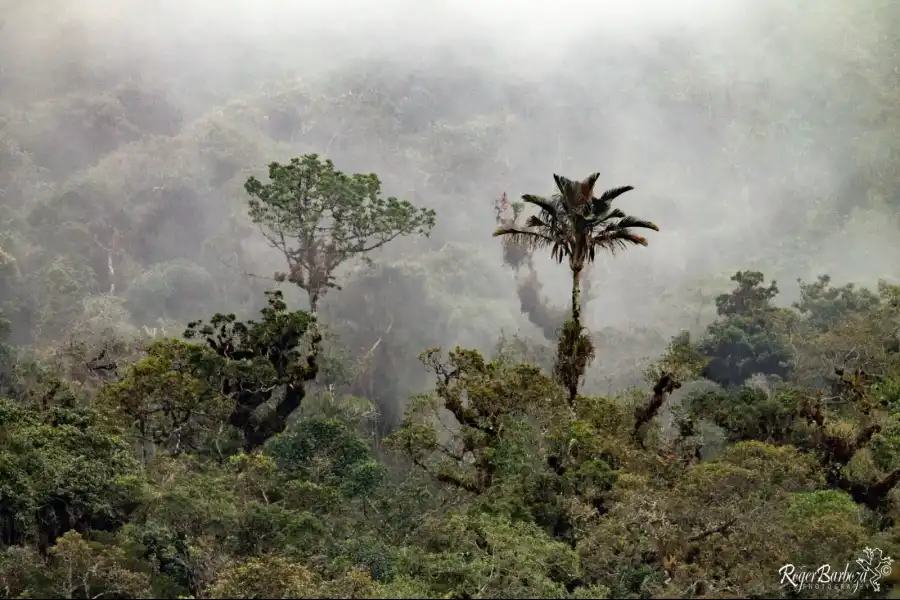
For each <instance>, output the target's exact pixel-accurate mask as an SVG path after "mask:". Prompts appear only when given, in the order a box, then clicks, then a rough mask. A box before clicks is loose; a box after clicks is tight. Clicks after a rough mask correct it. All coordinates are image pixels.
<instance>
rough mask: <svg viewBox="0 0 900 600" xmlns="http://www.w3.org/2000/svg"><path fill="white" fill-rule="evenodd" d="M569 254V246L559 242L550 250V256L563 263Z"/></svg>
mask: <svg viewBox="0 0 900 600" xmlns="http://www.w3.org/2000/svg"><path fill="white" fill-rule="evenodd" d="M568 255H569V248H568V246H567V245H566V244H561V243H559V242H557V243H556V244H554V245H553V248H552V249H551V250H550V258H551V259H553V260H555V261H556V262H558V263H561V262H562V261H563V259H564V258H565V257H567V256H568Z"/></svg>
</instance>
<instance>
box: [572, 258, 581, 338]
mask: <svg viewBox="0 0 900 600" xmlns="http://www.w3.org/2000/svg"><path fill="white" fill-rule="evenodd" d="M572 321H574V322H575V327H576V331H581V269H580V268H573V269H572Z"/></svg>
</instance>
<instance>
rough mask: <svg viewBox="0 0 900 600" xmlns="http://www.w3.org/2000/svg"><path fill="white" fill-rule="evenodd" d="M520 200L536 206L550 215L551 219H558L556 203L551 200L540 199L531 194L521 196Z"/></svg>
mask: <svg viewBox="0 0 900 600" xmlns="http://www.w3.org/2000/svg"><path fill="white" fill-rule="evenodd" d="M522 200H524V201H525V202H527V203H529V204H533V205H534V206H537V207H538V208H540V209H541V210H542V211H544V212H545V213H547V214H548V215H550V216H551V217H552V218H553V219H556V218H558V215H559V210H558V209H557V206H556V203H555V202H553V201H552V200H548V199H547V198H541V197H540V196H535V195H533V194H525V195H524V196H522Z"/></svg>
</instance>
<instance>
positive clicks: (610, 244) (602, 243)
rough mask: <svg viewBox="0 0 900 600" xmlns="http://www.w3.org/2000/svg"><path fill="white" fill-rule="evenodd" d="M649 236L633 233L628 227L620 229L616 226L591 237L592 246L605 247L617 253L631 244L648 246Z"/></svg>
mask: <svg viewBox="0 0 900 600" xmlns="http://www.w3.org/2000/svg"><path fill="white" fill-rule="evenodd" d="M646 245H647V238H645V237H643V236H641V235H637V234H636V233H632V232H630V231H628V230H627V229H619V228H617V227H615V226H611V227H610V228H607V229H604V230H603V231H601V232H600V233H598V234H596V235H595V236H594V237H592V238H591V248H592V249H593V248H603V249H604V250H607V251H609V252H611V253H612V254H615V253H616V251H617V250H624V249H625V248H628V247H629V246H646Z"/></svg>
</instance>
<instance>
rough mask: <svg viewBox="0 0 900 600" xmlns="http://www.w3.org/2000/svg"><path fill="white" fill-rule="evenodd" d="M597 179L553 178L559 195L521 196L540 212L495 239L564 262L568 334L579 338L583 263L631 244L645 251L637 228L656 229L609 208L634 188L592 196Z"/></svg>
mask: <svg viewBox="0 0 900 600" xmlns="http://www.w3.org/2000/svg"><path fill="white" fill-rule="evenodd" d="M599 177H600V174H599V173H594V174H592V175H590V176H589V177H587V178H586V179H584V180H583V181H573V180H571V179H569V178H567V177H563V176H562V175H556V174H554V175H553V179H554V180H555V181H556V187H557V188H558V190H559V191H558V193H557V194H554V196H553V197H552V198H551V199H548V198H542V197H540V196H534V195H530V194H526V195H524V196H522V200H524V201H525V202H527V203H528V204H531V205H533V206H536V207H538V208H539V209H540V213H539V214H537V215H533V216H531V217H528V220H526V221H525V227H524V228H523V227H517V226H509V227H500V228H498V229H497V230H496V231H495V232H494V237H498V236H502V237H504V238H506V240H507V241H508V242H510V243H512V244H514V245H518V246H520V247H524V248H526V249H529V250H537V249H545V248H549V249H550V255H551V257H553V258H554V259H556V260H557V261H558V262H560V263H561V262H562V261H563V259H564V258H568V259H569V269H570V270H571V271H572V322H573V328H572V330H573V331H574V332H575V334H576V335H580V333H581V331H582V326H581V272H582V270H583V269H584V266H585V264H586V263H590V262H593V261H594V259H595V257H596V253H597V250H601V251H603V250H606V251H609V252H612V253H615V252H616V251H617V250H620V249H624V248H627V247H629V246H633V245H639V246H646V245H647V239H646V238H645V237H643V236H642V235H639V234H638V233H636V232H635V231H634V230H636V229H652V230H653V231H659V228H658V227H657V226H656V225H655V224H654V223H651V222H650V221H644V220H643V219H639V218H637V217H633V216H629V215H626V214H625V213H624V212H622V211H621V210H619V209H618V208H615V209H614V208H612V203H613V200H615V199H616V198H618V197H619V196H621V195H622V194H624V193H625V192H629V191H631V190H633V189H634V188H633V187H632V186H630V185H628V186H624V187H617V188H613V189H611V190H607V191H605V192H603V194H602V195H601V196H600V197H599V198H597V197H595V196H594V186H595V185H596V183H597V179H599Z"/></svg>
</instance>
